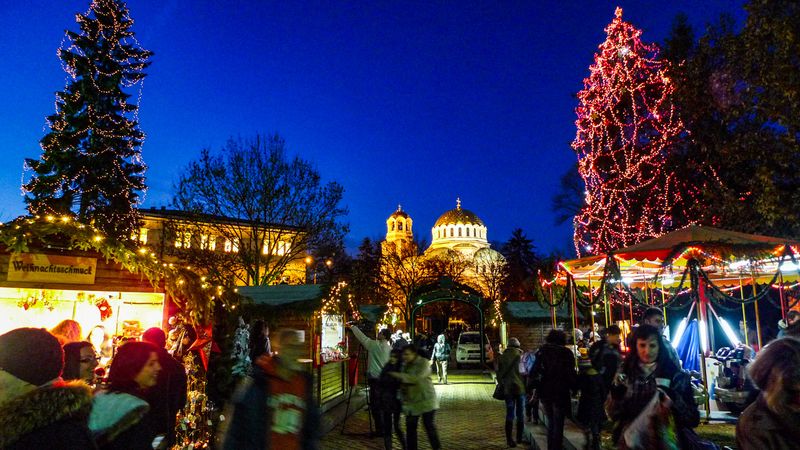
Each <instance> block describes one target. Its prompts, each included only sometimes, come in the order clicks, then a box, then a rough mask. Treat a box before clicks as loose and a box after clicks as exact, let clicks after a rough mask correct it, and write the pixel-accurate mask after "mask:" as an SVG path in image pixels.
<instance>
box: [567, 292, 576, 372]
mask: <svg viewBox="0 0 800 450" xmlns="http://www.w3.org/2000/svg"><path fill="white" fill-rule="evenodd" d="M572 282H573V284H572V286H571V287H570V290H569V295H570V297H571V300H572V301H571V302H570V303H571V304H572V344H573V345H575V346H577V345H578V332H577V328H578V322H577V320H576V319H575V298H576V297H577V296H576V294H575V290H576V289H577V287H576V286H575V280H574V279H573V280H572ZM575 364H577V360H575Z"/></svg>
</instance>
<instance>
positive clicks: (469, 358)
mask: <svg viewBox="0 0 800 450" xmlns="http://www.w3.org/2000/svg"><path fill="white" fill-rule="evenodd" d="M483 340H484V345H485V347H486V362H487V363H488V362H492V361H494V351H493V350H492V345H491V344H490V343H489V337H488V336H486V335H484V338H483ZM480 362H481V333H480V332H478V331H464V332H463V333H461V334H460V335H459V336H458V343H457V344H456V368H458V366H459V365H461V364H480Z"/></svg>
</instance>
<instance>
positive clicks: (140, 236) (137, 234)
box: [131, 227, 147, 245]
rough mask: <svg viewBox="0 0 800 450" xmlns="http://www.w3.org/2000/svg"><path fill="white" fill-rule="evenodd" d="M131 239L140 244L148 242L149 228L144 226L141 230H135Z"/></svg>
mask: <svg viewBox="0 0 800 450" xmlns="http://www.w3.org/2000/svg"><path fill="white" fill-rule="evenodd" d="M131 240H132V241H136V242H138V243H139V244H142V245H144V244H147V228H145V227H142V228H139V230H135V231H133V232H132V233H131Z"/></svg>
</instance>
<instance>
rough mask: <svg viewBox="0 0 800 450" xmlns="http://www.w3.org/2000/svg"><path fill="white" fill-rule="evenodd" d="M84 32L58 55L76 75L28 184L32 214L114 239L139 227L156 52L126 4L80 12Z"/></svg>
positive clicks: (105, 3) (99, 3)
mask: <svg viewBox="0 0 800 450" xmlns="http://www.w3.org/2000/svg"><path fill="white" fill-rule="evenodd" d="M76 21H77V22H78V25H79V26H80V33H76V32H72V31H67V36H66V40H65V42H66V45H65V46H64V47H63V48H60V49H59V50H58V57H59V58H60V59H61V62H62V67H63V68H64V70H65V71H66V72H67V74H68V83H67V86H66V88H65V89H64V90H63V91H60V92H57V93H56V112H55V114H53V115H51V116H49V117H48V118H47V120H48V124H49V127H50V131H49V132H48V133H47V134H46V135H45V136H44V138H42V140H41V142H40V145H41V147H42V150H43V152H42V155H41V158H40V159H39V160H33V159H28V160H27V161H26V165H27V167H28V168H29V169H30V170H31V171H32V172H33V175H32V177H31V179H30V180H29V181H28V182H27V183H26V184H25V185H24V186H23V188H24V190H25V191H26V192H27V193H28V195H27V196H26V199H25V201H26V203H27V204H28V209H29V211H30V212H31V214H38V215H46V214H54V215H72V214H73V213H77V216H78V219H79V220H83V221H86V222H89V221H94V225H95V226H96V227H97V228H99V229H100V230H102V231H103V232H105V234H106V235H108V236H111V237H114V238H127V237H128V236H130V235H131V233H132V232H133V231H134V230H135V229H137V227H138V218H137V214H136V209H135V206H136V204H137V203H138V201H139V196H140V193H141V192H142V191H143V190H144V188H145V183H144V171H145V169H146V167H145V165H144V163H143V162H142V159H141V145H142V143H143V140H144V133H142V131H141V130H140V129H139V123H138V117H137V112H138V104H137V103H138V97H139V95H138V94H139V93H140V92H141V91H140V90H139V91H138V92H137V96H136V98H134V99H133V100H134V101H131V97H132V96H131V94H129V93H127V92H126V91H125V90H126V89H131V88H136V87H138V88H139V89H140V88H141V84H142V80H144V77H145V73H144V69H145V68H147V66H148V65H149V64H150V63H149V62H148V60H149V58H150V56H151V55H152V53H151V52H149V51H147V50H145V49H143V48H142V47H141V46H140V45H139V43H138V42H137V41H136V38H135V36H134V33H133V31H132V30H131V28H132V26H133V20H132V19H131V18H130V16H129V14H128V8H127V6H126V5H125V3H123V2H122V1H119V0H95V1H93V2H92V4H91V7H90V8H89V10H88V11H87V12H86V13H83V14H77V15H76Z"/></svg>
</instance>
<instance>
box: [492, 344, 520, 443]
mask: <svg viewBox="0 0 800 450" xmlns="http://www.w3.org/2000/svg"><path fill="white" fill-rule="evenodd" d="M521 358H522V349H521V348H520V343H519V339H517V338H514V337H512V338H511V339H509V340H508V348H507V349H506V350H505V351H504V352H503V354H502V355H500V360H499V362H498V366H497V382H498V383H500V384H502V385H503V393H504V394H505V402H506V430H505V431H506V443H507V444H508V446H509V447H516V446H517V442H522V431H523V429H524V427H525V415H524V414H525V413H524V411H525V384H524V383H523V382H522V374H521V373H520V371H519V367H520V364H519V362H520V359H521ZM515 416H516V419H517V435H516V438H517V439H516V442H515V441H514V439H513V438H512V437H511V431H512V429H513V427H514V417H515Z"/></svg>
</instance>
